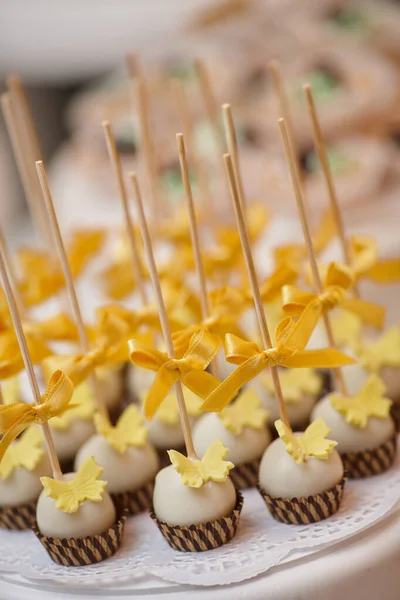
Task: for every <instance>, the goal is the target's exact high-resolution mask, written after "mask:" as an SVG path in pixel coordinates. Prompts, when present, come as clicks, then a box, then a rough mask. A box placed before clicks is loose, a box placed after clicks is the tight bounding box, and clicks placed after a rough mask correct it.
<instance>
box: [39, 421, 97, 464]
mask: <svg viewBox="0 0 400 600" xmlns="http://www.w3.org/2000/svg"><path fill="white" fill-rule="evenodd" d="M50 426H51V421H50ZM94 431H95V429H94V423H93V421H92V419H74V420H73V421H71V423H70V424H69V426H68V427H67V428H66V429H56V428H55V427H54V428H52V429H51V434H52V436H53V440H54V444H55V447H56V451H57V456H58V458H59V460H60V461H61V462H63V461H68V460H72V459H73V458H74V456H75V454H76V453H77V452H78V450H79V448H80V447H81V446H82V444H84V443H85V442H86V440H88V439H89V438H90V437H91V436H92V435H93V434H94Z"/></svg>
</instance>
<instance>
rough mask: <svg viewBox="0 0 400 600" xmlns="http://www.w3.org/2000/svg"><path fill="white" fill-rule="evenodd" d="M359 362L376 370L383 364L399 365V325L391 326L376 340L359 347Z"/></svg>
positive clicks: (367, 367) (369, 369) (369, 368)
mask: <svg viewBox="0 0 400 600" xmlns="http://www.w3.org/2000/svg"><path fill="white" fill-rule="evenodd" d="M359 360H360V364H361V365H362V366H363V367H365V368H366V369H368V371H373V372H375V373H376V372H378V371H379V370H380V369H381V368H382V367H383V366H385V365H388V366H391V367H400V327H391V328H390V329H388V330H387V331H386V332H385V333H384V334H383V335H382V336H381V337H380V338H379V339H378V341H377V342H375V343H372V344H370V345H368V346H366V347H362V346H361V347H360V349H359Z"/></svg>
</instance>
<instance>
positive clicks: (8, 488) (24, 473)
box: [0, 452, 51, 506]
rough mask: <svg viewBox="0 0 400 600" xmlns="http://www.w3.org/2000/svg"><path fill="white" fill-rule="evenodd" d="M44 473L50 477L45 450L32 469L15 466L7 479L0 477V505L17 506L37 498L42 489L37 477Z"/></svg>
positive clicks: (48, 462) (49, 467)
mask: <svg viewBox="0 0 400 600" xmlns="http://www.w3.org/2000/svg"><path fill="white" fill-rule="evenodd" d="M45 475H46V476H47V477H51V466H50V461H49V459H48V456H47V453H46V452H45V453H44V455H43V456H42V458H41V460H40V462H39V464H38V465H37V466H36V469H34V470H33V471H28V470H27V469H25V468H23V467H17V468H16V469H14V470H13V472H12V473H11V475H10V476H9V477H7V479H1V478H0V506H18V505H19V504H26V503H28V502H33V501H34V500H37V498H39V495H40V492H41V491H42V489H43V486H42V484H41V483H40V479H39V477H44V476H45Z"/></svg>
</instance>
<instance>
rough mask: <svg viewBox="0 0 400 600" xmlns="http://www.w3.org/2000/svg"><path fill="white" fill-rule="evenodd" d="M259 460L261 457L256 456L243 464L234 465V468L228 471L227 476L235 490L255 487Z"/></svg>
mask: <svg viewBox="0 0 400 600" xmlns="http://www.w3.org/2000/svg"><path fill="white" fill-rule="evenodd" d="M260 462H261V458H256V459H255V460H252V461H250V462H247V463H244V464H243V465H235V468H234V469H232V470H231V471H229V477H230V478H231V479H232V481H233V484H234V486H235V488H236V489H237V490H246V489H248V488H251V487H256V485H257V481H258V471H259V468H260Z"/></svg>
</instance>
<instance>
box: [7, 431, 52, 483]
mask: <svg viewBox="0 0 400 600" xmlns="http://www.w3.org/2000/svg"><path fill="white" fill-rule="evenodd" d="M42 446H43V435H42V433H41V431H40V429H39V427H37V426H36V425H32V426H31V427H29V428H28V429H27V430H26V431H25V432H24V433H23V434H22V435H21V436H20V437H19V438H18V439H17V440H15V441H14V442H13V444H12V445H11V446H9V447H8V448H7V451H6V453H5V455H4V457H3V459H2V461H1V463H0V479H7V477H9V476H10V475H11V473H12V472H13V471H14V469H16V468H17V467H23V468H24V469H27V470H28V471H33V470H34V469H35V468H36V467H37V465H38V463H39V461H40V460H41V459H42V457H43V454H44V450H43V448H42Z"/></svg>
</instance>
